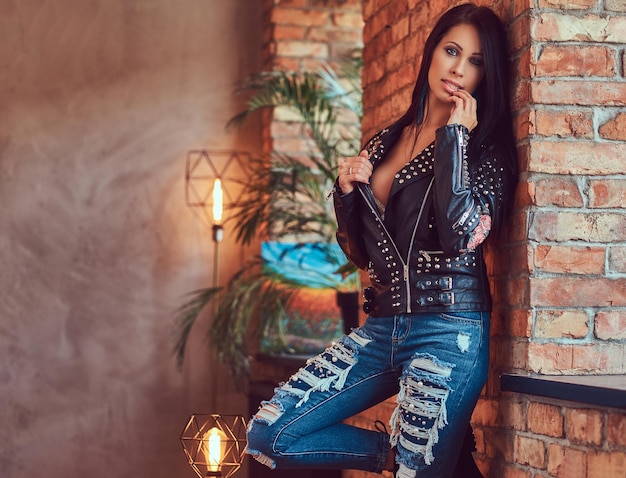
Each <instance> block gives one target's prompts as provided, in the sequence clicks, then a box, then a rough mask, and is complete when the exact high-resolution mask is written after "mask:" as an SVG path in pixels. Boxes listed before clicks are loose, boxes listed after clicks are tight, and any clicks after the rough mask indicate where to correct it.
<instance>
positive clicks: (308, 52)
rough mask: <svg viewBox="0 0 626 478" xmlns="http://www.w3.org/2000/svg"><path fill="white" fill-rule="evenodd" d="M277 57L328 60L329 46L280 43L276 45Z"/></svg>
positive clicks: (306, 43)
mask: <svg viewBox="0 0 626 478" xmlns="http://www.w3.org/2000/svg"><path fill="white" fill-rule="evenodd" d="M276 55H278V56H293V57H299V58H301V57H317V58H328V45H327V44H325V43H311V42H308V41H297V40H287V41H280V42H277V43H276Z"/></svg>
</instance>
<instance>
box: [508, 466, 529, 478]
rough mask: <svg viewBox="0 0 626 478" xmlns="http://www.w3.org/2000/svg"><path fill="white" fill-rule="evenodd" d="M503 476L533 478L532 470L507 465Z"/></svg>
mask: <svg viewBox="0 0 626 478" xmlns="http://www.w3.org/2000/svg"><path fill="white" fill-rule="evenodd" d="M502 478H531V476H530V471H526V470H522V469H520V468H514V467H512V466H506V467H505V468H504V470H503V474H502Z"/></svg>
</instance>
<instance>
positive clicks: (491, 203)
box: [333, 124, 507, 317]
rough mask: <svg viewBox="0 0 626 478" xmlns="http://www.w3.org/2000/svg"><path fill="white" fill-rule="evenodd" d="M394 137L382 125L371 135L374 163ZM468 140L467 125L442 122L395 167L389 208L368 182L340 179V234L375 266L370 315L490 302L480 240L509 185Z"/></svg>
mask: <svg viewBox="0 0 626 478" xmlns="http://www.w3.org/2000/svg"><path fill="white" fill-rule="evenodd" d="M395 137H397V134H393V133H392V132H391V131H389V130H383V131H381V132H380V133H378V134H377V135H376V136H374V138H372V140H370V141H369V143H368V144H367V146H366V149H367V150H368V152H369V154H370V156H369V157H370V161H372V163H373V166H374V168H376V167H377V165H378V164H379V163H380V162H381V161H383V160H384V157H385V152H386V151H388V150H390V149H391V147H392V146H393V143H394V142H395ZM468 140H469V134H468V130H467V129H466V128H465V127H464V126H461V125H456V124H454V125H448V126H444V127H442V128H440V129H438V130H437V132H436V137H435V143H434V149H433V148H432V145H431V147H429V148H427V150H425V153H426V155H425V156H422V157H421V159H419V160H413V161H411V162H410V163H408V164H407V166H406V167H405V168H403V169H402V170H401V171H399V172H398V174H397V175H396V177H395V179H394V181H393V184H392V187H391V192H390V195H389V199H388V202H387V205H386V207H385V211H384V215H383V214H382V213H381V210H380V209H379V206H378V205H377V203H376V200H375V199H374V195H373V194H372V190H371V188H370V187H369V186H368V185H366V184H362V183H358V185H357V187H356V188H355V189H354V191H352V192H351V193H349V194H345V195H344V194H342V192H341V190H340V189H339V186H338V184H337V185H336V187H335V190H334V194H333V196H334V204H335V213H336V216H337V222H338V229H337V240H338V242H339V245H340V246H341V248H342V249H343V251H344V252H345V254H346V255H347V257H348V258H349V259H350V260H351V261H352V262H353V263H354V264H355V265H356V266H357V267H359V268H361V269H367V270H368V271H369V275H370V282H371V286H370V287H368V288H367V289H365V291H364V297H365V300H366V302H365V303H364V310H365V312H367V313H368V314H369V315H371V316H374V317H381V316H392V315H396V314H405V313H407V314H410V313H418V312H447V311H453V310H465V311H490V310H491V296H490V292H489V284H488V281H487V273H486V267H485V262H484V259H483V253H482V247H481V246H480V243H481V242H482V239H484V237H485V235H486V234H488V229H489V224H490V219H491V217H492V216H493V214H494V212H495V211H496V209H497V208H499V207H502V206H503V204H502V202H503V200H504V197H505V195H504V188H505V187H507V185H506V178H505V173H504V168H503V167H502V166H501V165H499V164H498V161H497V158H495V157H494V155H493V153H492V152H491V151H490V149H488V148H482V149H481V151H482V154H481V157H480V158H471V159H470V160H469V161H468V158H467V145H468ZM418 158H419V156H418Z"/></svg>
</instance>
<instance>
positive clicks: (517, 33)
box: [509, 15, 531, 51]
mask: <svg viewBox="0 0 626 478" xmlns="http://www.w3.org/2000/svg"><path fill="white" fill-rule="evenodd" d="M530 25H531V20H530V18H529V17H528V16H526V15H524V16H522V17H519V18H518V19H516V20H515V21H514V22H513V23H512V24H511V25H510V26H509V47H510V48H511V49H512V50H514V51H516V50H520V49H521V48H524V47H526V46H528V45H530V31H531V30H530Z"/></svg>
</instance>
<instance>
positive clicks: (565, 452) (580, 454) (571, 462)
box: [548, 444, 608, 478]
mask: <svg viewBox="0 0 626 478" xmlns="http://www.w3.org/2000/svg"><path fill="white" fill-rule="evenodd" d="M586 470H587V455H586V453H585V452H584V451H581V450H575V449H573V448H570V447H564V446H560V445H556V444H550V446H549V448H548V473H549V474H550V476H556V477H557V478H576V477H582V473H584V472H585V471H586ZM607 478H608V477H607Z"/></svg>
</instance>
